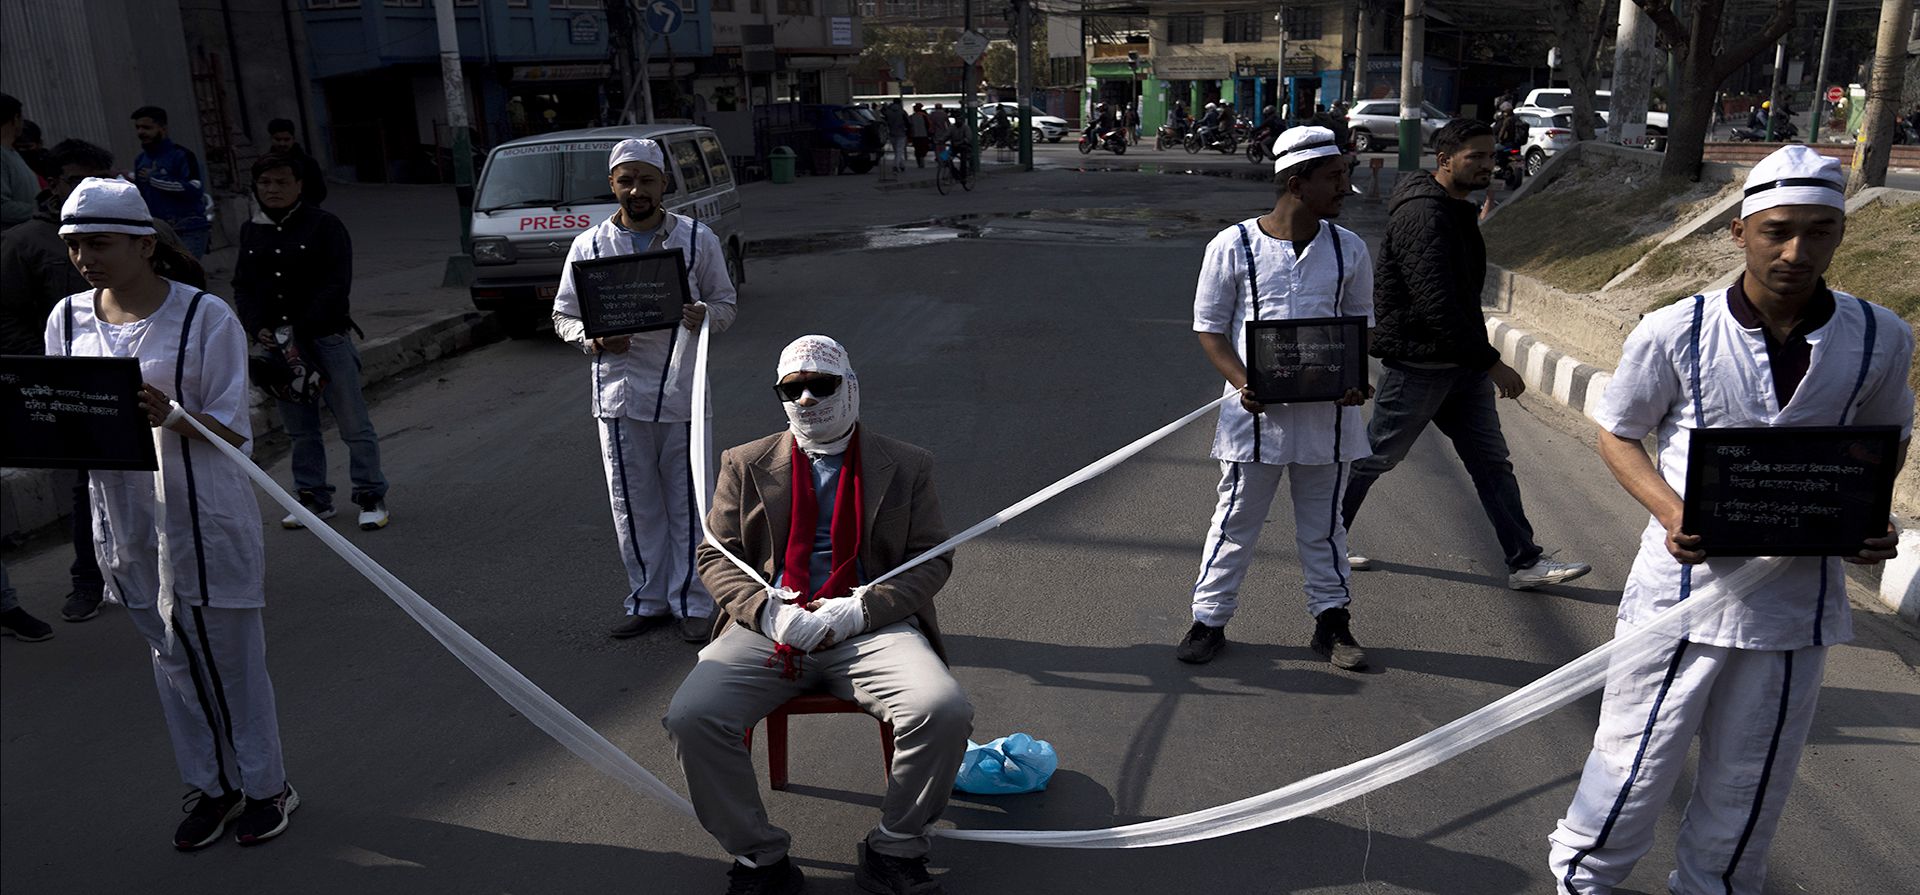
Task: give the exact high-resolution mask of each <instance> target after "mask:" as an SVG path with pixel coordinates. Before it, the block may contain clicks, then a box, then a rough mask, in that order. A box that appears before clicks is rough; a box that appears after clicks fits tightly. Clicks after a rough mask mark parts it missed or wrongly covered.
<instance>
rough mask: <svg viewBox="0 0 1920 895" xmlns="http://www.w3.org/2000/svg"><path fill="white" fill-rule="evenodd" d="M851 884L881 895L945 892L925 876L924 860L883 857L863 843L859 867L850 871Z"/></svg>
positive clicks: (927, 894)
mask: <svg viewBox="0 0 1920 895" xmlns="http://www.w3.org/2000/svg"><path fill="white" fill-rule="evenodd" d="M853 882H854V884H855V885H858V886H859V887H860V888H862V889H865V890H867V891H869V892H879V893H880V895H941V893H942V892H945V891H946V890H945V889H942V888H940V884H939V883H937V882H934V881H933V877H931V876H928V875H927V859H926V858H896V857H894V856H892V855H883V854H881V853H879V852H877V851H874V850H873V846H872V845H871V844H869V843H868V842H866V841H865V840H861V842H860V865H859V866H858V867H855V868H854V869H853Z"/></svg>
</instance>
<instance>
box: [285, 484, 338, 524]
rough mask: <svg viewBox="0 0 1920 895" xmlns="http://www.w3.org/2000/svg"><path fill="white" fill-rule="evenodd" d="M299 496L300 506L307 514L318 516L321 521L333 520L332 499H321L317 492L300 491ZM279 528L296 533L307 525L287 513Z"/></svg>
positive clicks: (297, 517)
mask: <svg viewBox="0 0 1920 895" xmlns="http://www.w3.org/2000/svg"><path fill="white" fill-rule="evenodd" d="M299 496H300V505H301V506H303V507H306V508H307V512H309V513H312V514H314V515H315V516H319V517H320V519H321V520H322V521H325V520H327V519H332V518H333V498H332V497H331V496H328V497H324V498H323V497H321V496H320V492H318V491H302V492H300V495H299ZM280 527H281V528H284V529H287V530H289V531H298V530H299V529H302V528H306V527H307V524H306V523H305V522H301V521H300V517H299V516H295V515H294V514H292V513H288V514H287V515H286V517H285V518H282V519H281V520H280Z"/></svg>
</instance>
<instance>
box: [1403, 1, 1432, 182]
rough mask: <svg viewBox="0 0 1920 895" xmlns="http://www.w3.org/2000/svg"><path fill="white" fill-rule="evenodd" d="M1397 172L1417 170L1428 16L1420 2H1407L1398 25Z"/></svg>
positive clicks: (1423, 4)
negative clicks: (1398, 121) (1402, 17)
mask: <svg viewBox="0 0 1920 895" xmlns="http://www.w3.org/2000/svg"><path fill="white" fill-rule="evenodd" d="M1400 33H1401V36H1400V133H1399V139H1400V170H1401V171H1418V170H1420V151H1421V149H1422V148H1423V147H1422V146H1421V140H1420V116H1421V110H1420V101H1421V99H1422V98H1423V97H1422V96H1421V95H1420V88H1421V81H1422V78H1421V77H1420V60H1421V59H1422V58H1424V57H1425V56H1426V43H1427V13H1426V4H1425V3H1424V2H1423V0H1407V9H1406V16H1405V18H1404V19H1403V20H1402V23H1401V26H1400Z"/></svg>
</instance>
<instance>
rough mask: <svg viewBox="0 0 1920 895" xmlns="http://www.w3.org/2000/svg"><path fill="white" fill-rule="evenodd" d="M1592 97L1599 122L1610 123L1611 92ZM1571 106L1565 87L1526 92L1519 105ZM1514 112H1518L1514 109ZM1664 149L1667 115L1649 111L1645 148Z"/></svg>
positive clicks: (1603, 92) (1597, 93)
mask: <svg viewBox="0 0 1920 895" xmlns="http://www.w3.org/2000/svg"><path fill="white" fill-rule="evenodd" d="M1593 97H1594V100H1593V110H1594V111H1595V112H1597V113H1599V115H1600V120H1601V121H1603V122H1610V121H1611V119H1612V112H1613V109H1612V106H1613V91H1611V90H1595V91H1594V92H1593ZM1572 105H1573V91H1572V90H1569V89H1567V88H1565V87H1542V88H1540V89H1539V90H1531V91H1528V92H1527V100H1526V102H1524V103H1522V104H1521V108H1523V109H1524V108H1526V107H1527V106H1534V107H1539V108H1547V109H1564V108H1569V107H1571V106H1572ZM1515 111H1519V110H1518V109H1516V110H1515ZM1666 147H1667V113H1665V112H1652V111H1649V112H1648V113H1647V148H1648V149H1652V150H1654V151H1655V152H1659V151H1662V150H1664V149H1666Z"/></svg>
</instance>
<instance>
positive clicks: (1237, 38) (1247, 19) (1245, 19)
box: [1220, 12, 1264, 44]
mask: <svg viewBox="0 0 1920 895" xmlns="http://www.w3.org/2000/svg"><path fill="white" fill-rule="evenodd" d="M1263 15H1264V14H1263V13H1257V12H1230V13H1227V15H1226V21H1225V23H1224V28H1223V29H1222V30H1221V38H1220V39H1221V41H1223V42H1225V43H1230V44H1250V43H1259V42H1260V19H1261V18H1262V17H1263Z"/></svg>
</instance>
